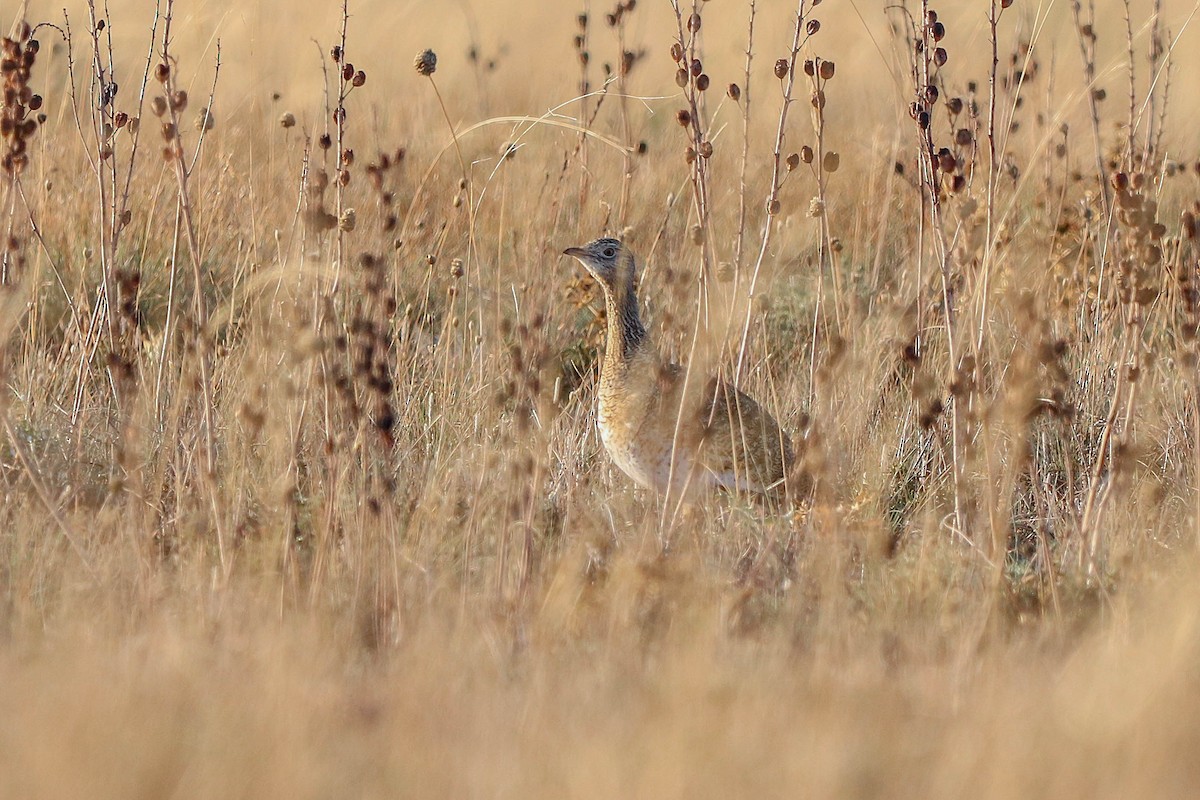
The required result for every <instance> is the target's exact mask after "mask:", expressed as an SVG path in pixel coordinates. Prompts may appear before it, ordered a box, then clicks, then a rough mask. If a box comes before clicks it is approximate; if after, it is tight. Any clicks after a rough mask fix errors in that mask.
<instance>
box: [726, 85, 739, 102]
mask: <svg viewBox="0 0 1200 800" xmlns="http://www.w3.org/2000/svg"><path fill="white" fill-rule="evenodd" d="M725 92H726V94H728V95H729V99H731V100H733V102H735V103H736V102H737V101H739V100H741V99H742V89H741V87H740V86H738V85H737V84H736V83H731V84H729V88H728V89H726V90H725Z"/></svg>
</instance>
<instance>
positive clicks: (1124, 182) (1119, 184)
mask: <svg viewBox="0 0 1200 800" xmlns="http://www.w3.org/2000/svg"><path fill="white" fill-rule="evenodd" d="M1110 180H1111V182H1112V186H1113V188H1114V189H1116V190H1117V191H1118V192H1123V191H1125V190H1126V189H1128V188H1129V176H1128V175H1127V174H1125V173H1124V172H1118V173H1116V174H1114V175H1113V176H1112V178H1111V179H1110Z"/></svg>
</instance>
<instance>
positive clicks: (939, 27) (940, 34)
mask: <svg viewBox="0 0 1200 800" xmlns="http://www.w3.org/2000/svg"><path fill="white" fill-rule="evenodd" d="M929 33H930V35H931V36H933V40H934V41H935V42H940V41H941V40H942V39H945V38H946V26H945V25H943V24H942V23H940V22H935V23H933V24H932V25H930V26H929Z"/></svg>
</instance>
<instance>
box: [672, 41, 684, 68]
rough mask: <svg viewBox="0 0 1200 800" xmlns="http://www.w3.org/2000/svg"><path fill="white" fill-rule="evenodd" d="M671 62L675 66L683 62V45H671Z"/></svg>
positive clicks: (677, 43) (676, 43)
mask: <svg viewBox="0 0 1200 800" xmlns="http://www.w3.org/2000/svg"><path fill="white" fill-rule="evenodd" d="M671 60H672V61H674V62H675V63H676V64H678V63H679V62H680V61H683V45H681V44H680V43H679V42H675V43H674V44H672V45H671Z"/></svg>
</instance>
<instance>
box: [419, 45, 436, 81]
mask: <svg viewBox="0 0 1200 800" xmlns="http://www.w3.org/2000/svg"><path fill="white" fill-rule="evenodd" d="M413 68H414V69H415V70H416V71H417V72H418V73H419V74H421V75H424V76H425V77H429V76H430V75H432V74H433V73H434V72H436V71H437V53H435V52H433V51H432V50H424V51H422V52H420V53H417V57H416V58H414V59H413Z"/></svg>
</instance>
